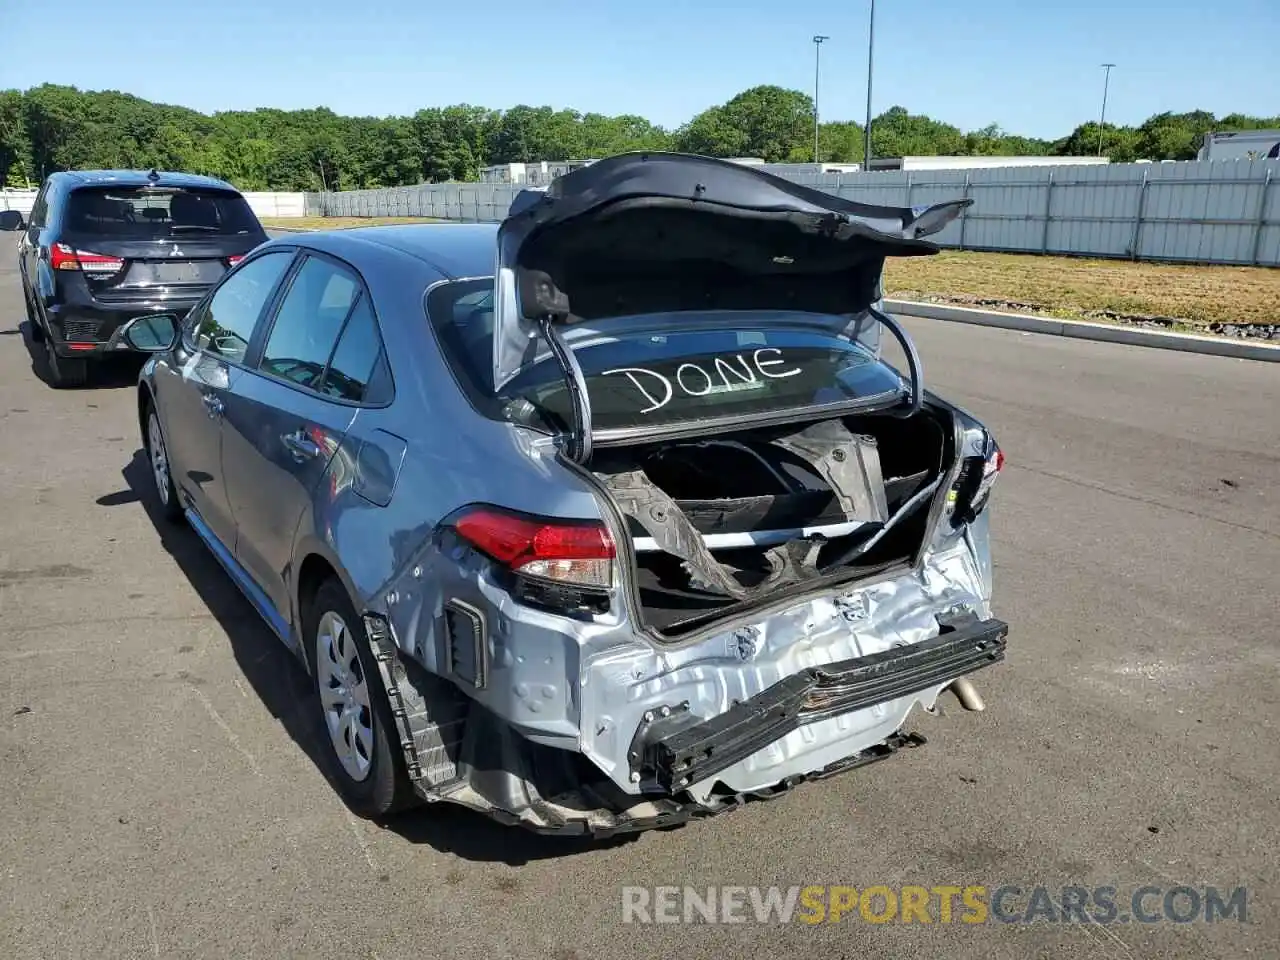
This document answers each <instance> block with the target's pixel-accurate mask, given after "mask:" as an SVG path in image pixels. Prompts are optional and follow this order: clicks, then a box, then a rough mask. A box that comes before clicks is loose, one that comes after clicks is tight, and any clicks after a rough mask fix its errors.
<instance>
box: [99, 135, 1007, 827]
mask: <svg viewBox="0 0 1280 960" xmlns="http://www.w3.org/2000/svg"><path fill="white" fill-rule="evenodd" d="M964 203H965V202H960V203H950V204H943V205H939V206H935V207H931V208H928V209H916V210H908V209H898V208H888V207H872V206H865V205H861V204H854V203H850V202H848V201H844V200H840V199H838V198H835V197H832V196H829V195H826V194H823V193H819V192H817V191H814V190H811V189H808V188H805V187H801V186H797V185H795V184H791V183H788V182H786V181H782V180H779V179H777V178H774V177H771V176H769V175H767V174H763V173H760V172H758V171H753V170H750V169H748V168H745V167H741V166H737V165H734V164H729V163H723V162H720V161H714V160H707V159H702V158H696V157H686V156H679V155H671V154H644V155H626V156H620V157H614V158H611V159H608V160H604V161H601V162H599V163H596V164H594V165H592V166H590V167H587V168H585V169H583V170H579V171H576V172H574V173H570V174H568V175H566V176H565V177H563V178H561V179H560V180H558V181H556V182H555V183H554V184H553V185H552V186H551V187H550V188H549V189H547V190H546V191H545V192H538V191H528V192H525V193H523V194H521V195H520V196H519V197H518V198H517V201H516V203H515V204H514V205H513V208H512V211H511V213H510V215H509V217H508V219H507V220H506V221H505V222H504V223H503V224H502V225H501V226H500V227H494V226H487V225H444V224H440V225H422V226H401V227H375V228H366V229H359V230H351V231H334V232H329V233H320V234H310V235H294V236H291V237H289V238H287V239H278V240H274V241H271V242H269V243H267V244H266V245H264V246H263V247H261V248H259V249H258V250H255V251H254V252H253V253H252V254H250V256H249V257H248V258H246V259H245V261H244V262H243V263H241V264H240V265H239V266H238V267H236V268H235V269H234V270H233V271H232V272H231V273H230V274H229V275H228V276H227V277H225V278H224V279H223V280H222V281H221V282H220V283H219V284H218V286H217V287H215V289H214V290H213V291H212V292H211V293H210V294H209V295H208V296H207V297H206V298H205V299H204V300H203V301H202V302H201V303H200V304H198V305H197V306H196V307H195V308H194V309H193V310H192V311H191V313H190V315H189V316H188V317H187V318H186V321H185V323H184V324H182V326H181V328H180V329H175V327H174V324H173V323H172V321H169V320H166V319H165V318H163V317H159V318H157V317H152V318H145V319H142V320H139V321H137V322H135V323H134V324H132V325H131V326H130V327H129V328H128V330H127V332H126V334H125V336H126V338H127V340H128V342H129V343H131V344H132V345H133V346H134V347H135V348H137V349H144V350H151V351H154V352H155V356H154V357H153V358H151V359H150V360H149V361H148V362H147V364H146V366H145V368H144V370H143V373H142V377H141V381H140V384H139V390H138V418H139V424H140V427H141V430H142V437H143V441H144V443H145V446H146V450H147V453H148V456H149V460H150V463H151V466H152V469H153V473H154V477H155V484H156V492H157V496H158V498H159V501H160V503H161V504H162V505H163V508H164V511H165V512H166V513H167V514H168V516H169V517H171V518H172V519H174V520H179V519H182V518H185V520H186V521H187V522H188V523H190V525H191V526H192V527H193V528H194V530H195V532H196V534H197V535H198V536H199V537H200V538H201V539H202V540H203V541H204V542H205V543H206V544H207V545H208V547H209V549H210V550H212V552H213V553H214V554H215V555H216V556H217V558H218V559H219V560H220V561H221V562H222V564H223V565H224V566H225V568H226V570H227V572H228V573H229V574H230V576H231V577H232V578H233V579H234V580H235V582H236V583H237V584H238V585H239V586H240V588H241V589H242V590H243V592H244V593H245V595H246V596H247V597H248V598H249V600H250V601H251V602H252V603H253V605H254V606H255V607H256V608H257V609H258V611H259V612H260V613H261V614H262V616H263V617H264V618H265V620H266V621H267V623H268V624H270V626H271V628H272V629H273V630H274V631H275V633H276V634H277V635H278V636H279V638H280V639H281V640H282V641H283V642H284V643H285V644H286V645H287V646H288V647H289V648H290V649H291V650H293V651H294V652H295V653H296V655H297V657H298V659H299V660H300V662H301V663H302V664H304V665H305V667H306V669H307V670H308V672H309V673H310V675H311V677H312V678H313V682H314V693H315V698H314V703H315V707H314V709H315V717H316V719H317V722H318V723H320V724H323V728H324V730H325V732H326V739H327V743H328V744H329V746H330V748H331V750H330V756H331V759H332V761H333V769H334V774H335V780H336V782H337V783H338V784H339V786H340V787H341V789H342V791H343V793H344V794H345V796H346V798H347V799H348V801H349V802H350V803H351V805H352V806H353V807H354V808H355V809H357V810H358V811H360V812H361V813H363V814H366V815H369V816H378V815H382V814H385V813H388V812H389V811H391V810H394V809H397V808H399V807H403V806H405V805H408V804H412V803H415V802H418V801H423V800H426V801H449V802H453V803H458V804H463V805H465V806H467V807H470V808H472V809H475V810H479V811H482V812H483V813H485V814H487V815H489V816H491V817H494V818H495V819H498V820H500V821H502V822H505V823H513V824H520V825H523V826H526V827H530V828H532V829H535V830H540V831H548V832H564V833H584V832H586V833H595V834H607V833H613V832H619V831H625V830H640V829H646V828H649V827H657V826H666V825H671V824H675V823H679V822H681V821H683V820H686V819H688V818H690V817H695V816H703V815H707V814H711V813H718V812H720V811H723V810H727V809H731V808H733V807H734V806H735V805H737V804H739V803H742V802H744V801H746V800H748V799H751V798H767V797H773V796H776V795H778V794H779V793H780V792H782V791H783V790H785V789H786V788H788V787H790V786H793V785H795V784H797V783H800V782H801V781H804V780H806V779H814V778H821V777H825V776H828V775H831V774H834V773H837V772H841V771H844V770H849V769H852V768H854V767H857V766H859V765H861V764H864V763H868V762H870V761H872V760H876V759H879V758H881V757H884V756H887V755H889V754H891V753H892V752H894V750H895V749H896V748H898V747H900V746H911V745H915V744H917V743H919V742H920V738H919V737H917V736H915V735H913V734H909V733H908V732H907V731H905V730H904V724H905V722H906V720H907V716H908V714H909V713H910V712H911V710H912V709H913V708H915V707H917V706H923V707H925V708H930V707H932V705H933V703H934V701H935V700H936V698H937V697H938V696H939V694H940V693H941V692H942V691H943V690H944V689H946V688H948V687H952V688H953V689H955V690H956V692H957V694H958V696H959V697H960V699H961V702H962V703H964V704H966V705H969V706H980V701H979V700H977V698H976V692H975V691H974V690H973V688H972V687H971V686H970V685H969V681H968V679H967V676H968V675H969V674H970V673H972V672H973V671H975V670H977V669H979V668H981V667H984V666H987V665H989V664H991V663H994V662H996V661H998V660H1000V659H1001V658H1002V657H1003V655H1004V648H1005V642H1006V641H1005V637H1006V633H1007V628H1006V626H1005V624H1004V623H1002V622H1001V621H999V620H997V619H994V618H993V617H992V616H991V610H990V595H991V594H990V588H991V559H990V555H989V546H988V533H987V516H988V510H987V509H986V508H987V504H988V499H989V496H990V492H991V489H992V485H993V484H994V482H995V480H996V477H997V475H998V473H999V471H1000V468H1001V465H1002V463H1003V454H1002V453H1001V451H1000V450H999V448H998V447H997V445H996V443H995V441H994V439H993V438H992V436H991V435H990V433H989V432H988V431H987V430H986V429H985V428H984V427H983V426H982V424H980V423H978V422H977V421H976V420H974V419H973V418H972V417H971V416H969V415H967V414H966V413H964V412H963V411H961V410H959V409H957V408H956V407H954V406H952V405H950V404H948V403H947V402H946V401H944V400H942V399H940V398H939V397H936V396H934V395H933V394H931V393H930V392H928V391H927V390H925V388H924V383H923V374H922V371H921V367H920V362H919V358H918V357H917V356H916V353H915V350H914V348H913V347H912V344H911V341H910V339H909V338H908V337H907V335H906V334H905V332H904V331H903V330H902V328H901V327H900V326H899V325H898V324H897V322H896V321H895V320H894V319H893V318H892V317H889V316H887V315H885V314H884V313H882V312H881V310H880V303H879V298H880V293H879V290H880V284H879V278H880V272H881V267H882V265H883V262H884V258H885V257H886V256H911V255H922V254H929V253H932V252H934V251H935V250H936V249H937V248H936V247H935V246H934V245H932V244H931V243H929V242H928V241H926V240H924V239H922V238H923V236H924V235H925V234H928V233H931V232H934V231H936V230H938V229H940V228H941V227H942V226H944V225H945V224H946V223H947V222H949V221H950V220H951V219H953V218H954V217H955V215H956V214H957V213H958V212H959V211H960V210H961V209H962V208H963V206H964ZM884 331H887V332H888V333H889V335H890V336H892V337H894V338H895V339H896V340H898V342H899V343H900V344H901V346H902V348H903V350H904V351H905V355H906V357H907V362H906V364H905V366H906V370H905V371H899V370H897V369H895V368H894V367H892V366H890V365H889V364H888V363H887V362H886V361H885V360H884V359H883V358H882V357H881V350H880V337H881V334H882V332H884Z"/></svg>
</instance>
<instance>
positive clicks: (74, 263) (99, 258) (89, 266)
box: [49, 243, 124, 274]
mask: <svg viewBox="0 0 1280 960" xmlns="http://www.w3.org/2000/svg"><path fill="white" fill-rule="evenodd" d="M49 265H50V266H51V267H53V269H55V270H83V271H84V272H85V273H104V274H105V273H116V272H118V271H119V270H120V268H121V267H123V266H124V260H122V259H121V258H120V257H109V256H106V255H105V254H101V253H93V252H92V251H90V250H75V249H73V248H71V247H69V246H67V245H66V244H65V243H55V244H53V245H52V246H50V247H49Z"/></svg>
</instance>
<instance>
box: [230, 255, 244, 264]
mask: <svg viewBox="0 0 1280 960" xmlns="http://www.w3.org/2000/svg"><path fill="white" fill-rule="evenodd" d="M243 259H244V254H243V253H236V254H232V255H231V256H229V257H227V266H228V267H234V266H235V265H236V264H237V263H239V262H240V261H241V260H243Z"/></svg>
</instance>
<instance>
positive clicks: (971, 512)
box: [947, 440, 1004, 527]
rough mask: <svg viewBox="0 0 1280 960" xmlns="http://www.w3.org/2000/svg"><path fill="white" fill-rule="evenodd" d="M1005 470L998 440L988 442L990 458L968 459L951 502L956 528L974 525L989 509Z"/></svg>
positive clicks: (951, 494) (950, 496)
mask: <svg viewBox="0 0 1280 960" xmlns="http://www.w3.org/2000/svg"><path fill="white" fill-rule="evenodd" d="M1003 469H1004V451H1003V450H1001V449H1000V447H999V446H998V445H997V444H996V442H995V441H994V440H989V441H988V446H987V455H986V456H984V457H966V458H965V460H964V462H963V463H961V464H960V474H959V475H958V476H957V477H956V482H955V484H954V485H953V486H952V487H951V493H950V495H949V496H948V498H947V501H948V504H949V506H950V507H951V525H952V526H954V527H961V526H964V525H965V524H966V523H972V522H973V520H974V518H975V517H977V516H978V514H980V513H981V512H982V511H983V510H984V509H985V508H986V506H987V501H988V500H989V499H990V498H991V488H992V487H994V486H995V483H996V479H997V478H998V477H999V476H1000V471H1001V470H1003Z"/></svg>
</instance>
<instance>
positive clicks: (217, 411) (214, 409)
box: [200, 393, 223, 420]
mask: <svg viewBox="0 0 1280 960" xmlns="http://www.w3.org/2000/svg"><path fill="white" fill-rule="evenodd" d="M200 402H201V403H203V404H204V409H205V411H206V412H207V413H208V414H209V419H210V420H216V419H218V417H220V416H222V411H223V406H222V401H221V400H219V399H218V397H217V396H215V395H214V394H212V393H202V394H200Z"/></svg>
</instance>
